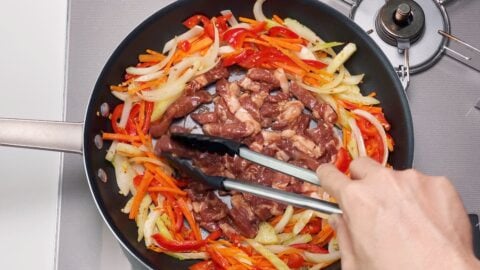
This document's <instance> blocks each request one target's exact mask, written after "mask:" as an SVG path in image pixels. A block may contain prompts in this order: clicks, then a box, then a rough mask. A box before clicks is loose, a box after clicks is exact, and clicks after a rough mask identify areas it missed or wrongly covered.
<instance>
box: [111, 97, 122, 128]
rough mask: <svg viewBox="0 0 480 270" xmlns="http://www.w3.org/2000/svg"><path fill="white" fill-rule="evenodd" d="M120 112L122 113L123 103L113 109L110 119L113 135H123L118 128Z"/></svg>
mask: <svg viewBox="0 0 480 270" xmlns="http://www.w3.org/2000/svg"><path fill="white" fill-rule="evenodd" d="M122 111H123V103H122V104H118V105H117V106H116V107H115V109H113V112H112V117H111V123H112V128H113V131H114V132H115V133H120V134H125V130H124V129H123V128H120V127H119V126H118V121H119V120H120V117H121V116H122Z"/></svg>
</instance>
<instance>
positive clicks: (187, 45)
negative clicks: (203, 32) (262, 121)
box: [178, 40, 192, 52]
mask: <svg viewBox="0 0 480 270" xmlns="http://www.w3.org/2000/svg"><path fill="white" fill-rule="evenodd" d="M191 47H192V44H191V43H190V42H189V41H188V40H182V41H180V42H179V43H178V48H179V49H180V50H182V51H184V52H188V51H189V50H190V48H191Z"/></svg>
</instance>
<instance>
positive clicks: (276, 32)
mask: <svg viewBox="0 0 480 270" xmlns="http://www.w3.org/2000/svg"><path fill="white" fill-rule="evenodd" d="M268 35H269V36H271V37H282V38H299V36H298V35H297V33H295V32H293V31H292V30H290V29H288V28H286V27H283V26H274V27H272V28H270V29H269V30H268Z"/></svg>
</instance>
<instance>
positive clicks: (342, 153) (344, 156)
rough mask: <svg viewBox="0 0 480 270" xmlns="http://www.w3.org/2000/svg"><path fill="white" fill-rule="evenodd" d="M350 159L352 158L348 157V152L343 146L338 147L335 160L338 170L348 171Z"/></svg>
mask: <svg viewBox="0 0 480 270" xmlns="http://www.w3.org/2000/svg"><path fill="white" fill-rule="evenodd" d="M351 161H352V158H351V157H350V154H349V153H348V151H347V150H345V148H343V147H341V148H340V149H338V152H337V159H336V160H335V166H336V167H337V169H338V170H340V171H341V172H343V173H345V172H347V171H348V167H350V162H351Z"/></svg>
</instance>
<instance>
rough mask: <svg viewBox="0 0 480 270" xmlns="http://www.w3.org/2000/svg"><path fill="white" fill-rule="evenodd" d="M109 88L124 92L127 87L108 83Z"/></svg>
mask: <svg viewBox="0 0 480 270" xmlns="http://www.w3.org/2000/svg"><path fill="white" fill-rule="evenodd" d="M110 90H112V91H117V92H126V91H128V89H127V88H126V87H122V86H118V85H110Z"/></svg>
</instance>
